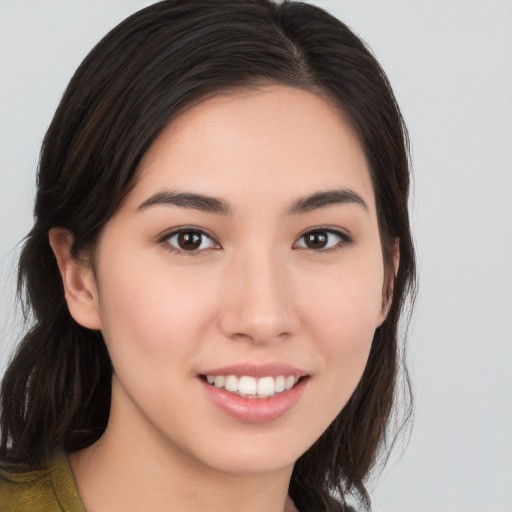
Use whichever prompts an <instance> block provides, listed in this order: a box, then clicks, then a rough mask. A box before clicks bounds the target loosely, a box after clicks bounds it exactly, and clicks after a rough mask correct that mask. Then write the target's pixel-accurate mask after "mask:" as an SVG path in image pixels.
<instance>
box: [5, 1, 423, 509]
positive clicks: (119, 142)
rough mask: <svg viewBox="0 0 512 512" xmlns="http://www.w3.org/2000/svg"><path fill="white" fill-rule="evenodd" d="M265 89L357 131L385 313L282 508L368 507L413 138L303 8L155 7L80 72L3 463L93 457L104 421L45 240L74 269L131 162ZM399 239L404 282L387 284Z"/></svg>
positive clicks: (32, 254) (30, 263)
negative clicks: (230, 99)
mask: <svg viewBox="0 0 512 512" xmlns="http://www.w3.org/2000/svg"><path fill="white" fill-rule="evenodd" d="M267 83H276V84H285V85H289V86H292V87H297V88H302V89H305V90H308V91H311V92H314V93H315V94H319V95H322V96H324V97H326V98H328V99H329V101H331V102H334V103H335V104H336V105H337V106H338V108H340V109H341V110H342V111H343V112H344V113H345V115H346V116H348V119H349V120H350V122H351V123H352V125H353V127H354V129H355V131H356V133H357V134H358V136H359V140H360V142H361V144H362V147H363V149H364V151H365V154H366V158H367V161H368V164H369V167H370V172H371V178H372V182H373V186H374V190H375V196H376V203H377V212H378V221H379V228H380V234H381V241H382V247H383V257H384V264H385V268H386V275H387V278H388V282H390V283H391V284H390V286H389V289H388V293H391V292H392V293H393V301H392V304H391V309H390V311H389V314H388V317H387V319H386V320H385V322H384V323H383V324H382V326H381V327H379V328H378V329H377V330H376V332H375V336H374V339H373V344H372V348H371V352H370V356H369V360H368V363H367V366H366V369H365V371H364V374H363V377H362V379H361V381H360V383H359V385H358V387H357V389H356V390H355V392H354V394H353V396H352V397H351V398H350V400H349V402H348V403H347V405H346V406H345V408H344V409H343V410H342V411H341V412H340V414H339V415H338V417H337V418H336V419H335V420H334V422H333V423H332V424H331V425H330V426H329V427H328V429H327V430H326V431H325V433H324V434H323V435H322V436H321V437H320V439H318V441H317V442H316V443H315V444H314V445H313V446H312V447H311V448H310V449H309V450H308V451H307V452H306V453H305V454H304V455H302V456H301V457H300V458H299V460H298V461H297V463H296V465H295V469H294V471H293V475H292V480H291V483H290V494H291V495H292V497H294V498H295V499H297V500H298V501H300V502H301V503H310V504H312V507H313V506H314V507H315V509H318V510H328V508H329V505H328V502H329V496H330V493H332V492H337V493H339V494H340V495H341V497H342V499H343V496H344V495H345V494H346V493H347V492H349V491H356V492H357V493H358V494H359V496H360V497H361V498H362V501H363V502H365V503H366V504H368V503H369V498H368V495H367V492H366V489H365V487H364V479H365V477H366V476H367V475H368V472H369V471H370V469H372V467H374V465H375V463H376V456H377V454H378V453H379V450H380V449H382V448H383V447H385V445H386V444H387V441H388V439H387V437H389V433H388V431H387V426H388V423H389V419H390V415H391V413H392V410H393V404H394V397H395V394H396V384H397V382H396V381H397V371H398V368H399V365H400V360H401V355H400V350H399V345H398V330H399V319H400V317H401V315H402V312H403V309H404V304H405V299H406V297H407V295H408V293H413V292H414V283H415V261H414V251H413V245H412V241H411V234H410V228H409V219H408V209H407V202H408V190H409V160H408V139H407V133H406V129H405V126H404V123H403V120H402V117H401V114H400V111H399V109H398V106H397V104H396V101H395V98H394V95H393V92H392V90H391V87H390V85H389V82H388V80H387V78H386V76H385V74H384V72H383V71H382V69H381V68H380V66H379V64H378V63H377V61H376V60H375V58H374V57H373V56H372V54H371V52H370V51H369V50H368V49H367V48H366V46H365V45H364V44H363V43H362V42H361V41H360V40H359V39H358V37H356V36H355V35H354V34H353V33H352V32H351V31H350V30H349V28H348V27H347V26H346V25H344V24H343V23H342V22H340V21H339V20H337V19H336V18H334V17H332V16H331V15H329V14H328V13H326V12H325V11H323V10H321V9H320V8H317V7H313V6H310V5H307V4H303V3H299V2H283V3H281V4H274V3H272V2H271V1H269V0H216V1H211V0H168V1H163V2H160V3H157V4H154V5H152V6H150V7H148V8H146V9H143V10H141V11H139V12H137V13H136V14H134V15H132V16H131V17H129V18H128V19H126V20H125V21H123V22H122V23H121V24H119V25H118V26H117V27H116V28H114V29H113V30H112V31H111V32H110V33H109V34H107V36H105V38H103V39H102V40H101V41H100V42H99V43H98V45H97V46H96V47H95V48H94V49H93V50H92V51H91V52H90V54H89V55H88V56H87V57H86V58H85V60H84V61H83V63H82V64H81V65H80V67H79V68H78V70H77V71H76V73H75V75H74V76H73V78H72V80H71V82H70V84H69V86H68V88H67V89H66V91H65V93H64V95H63V98H62V100H61V102H60V105H59V107H58V109H57V112H56V114H55V117H54V119H53V121H52V123H51V125H50V127H49V129H48V132H47V134H46V137H45V139H44V143H43V147H42V151H41V158H40V164H39V171H38V178H37V196H36V204H35V224H34V227H33V229H32V230H31V232H30V233H29V235H28V236H27V238H26V241H25V245H24V248H23V251H22V254H21V257H20V262H19V274H18V292H19V295H20V297H21V300H22V301H23V303H24V304H25V306H26V307H27V308H28V310H29V311H30V315H31V318H32V319H33V326H32V328H31V329H30V330H29V331H28V332H27V334H26V335H25V337H24V339H23V340H22V342H21V343H20V345H19V347H18V349H17V352H16V354H15V356H14V357H13V359H12V361H11V363H10V365H9V367H8V369H7V371H6V373H5V376H4V379H3V384H2V389H1V442H0V459H2V460H3V461H4V463H11V464H21V465H25V466H28V467H30V468H37V467H40V466H43V465H44V464H45V461H46V459H47V457H48V455H49V454H50V452H52V451H53V450H55V449H56V448H62V449H64V450H66V451H69V452H72V451H75V450H79V449H82V448H84V447H86V446H89V445H90V444H92V443H94V442H95V441H96V440H97V439H98V438H99V437H100V436H101V435H102V433H103V431H104V429H105V427H106V424H107V421H108V416H109V409H110V393H111V378H112V367H111V362H110V359H109V355H108V352H107V350H106V348H105V344H104V342H103V339H102V335H101V333H100V332H98V331H91V330H88V329H85V328H83V327H81V326H80V325H78V324H77V323H76V322H75V321H74V320H73V319H72V317H71V316H70V314H69V311H68V309H67V305H66V302H65V299H64V293H63V287H62V282H61V278H60V275H59V271H58V268H57V265H56V261H55V258H54V256H53V253H52V251H51V248H50V245H49V242H48V232H49V230H50V228H52V227H55V226H62V227H65V228H67V229H68V230H70V231H71V232H72V233H73V235H74V243H73V247H72V253H73V255H74V256H76V257H79V256H80V255H81V254H83V253H84V251H87V250H91V249H93V248H94V245H95V242H96V241H97V240H98V237H99V235H100V233H101V231H102V228H103V227H104V226H105V223H106V222H108V220H109V219H110V218H111V216H112V215H113V214H114V213H115V212H116V210H117V209H118V208H119V206H120V204H121V202H122V201H123V198H124V197H125V196H126V194H127V193H128V192H129V191H130V189H131V187H133V185H134V182H135V180H136V170H137V166H138V163H139V161H140V160H141V157H142V156H143V155H144V153H145V152H146V151H147V150H148V148H149V146H150V145H151V143H152V142H153V141H154V140H155V138H156V137H157V136H158V135H159V133H160V132H161V131H162V129H163V128H164V127H165V126H166V125H167V124H168V123H169V122H170V121H171V120H172V119H173V118H175V117H176V116H177V115H178V114H179V113H180V112H182V111H183V110H185V109H186V108H187V107H190V105H192V104H193V103H194V102H197V101H198V100H200V99H201V98H204V97H206V96H208V95H211V94H214V93H216V92H219V91H222V90H226V89H231V88H233V87H235V88H236V87H245V86H255V85H260V84H267ZM397 238H398V239H399V240H400V267H399V270H398V274H397V275H396V277H395V278H394V281H393V274H392V272H393V270H392V253H393V241H394V240H395V239H397ZM407 382H408V381H407ZM407 403H410V402H407ZM409 411H410V409H409V408H408V407H406V408H405V412H406V416H407V415H408V413H409Z"/></svg>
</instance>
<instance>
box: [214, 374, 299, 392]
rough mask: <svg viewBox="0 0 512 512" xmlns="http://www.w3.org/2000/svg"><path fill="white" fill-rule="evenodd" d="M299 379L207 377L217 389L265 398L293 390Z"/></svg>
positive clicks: (283, 377)
mask: <svg viewBox="0 0 512 512" xmlns="http://www.w3.org/2000/svg"><path fill="white" fill-rule="evenodd" d="M298 380H299V379H297V378H295V377H294V376H293V375H289V376H288V377H285V376H284V375H279V376H278V377H262V378H260V379H257V378H255V377H250V376H247V375H243V376H242V377H237V376H236V375H207V376H206V381H207V382H208V384H212V385H214V386H215V387H217V388H224V389H225V390H226V391H230V392H231V393H235V394H238V395H240V396H245V397H254V398H265V397H269V396H272V395H275V394H277V393H282V392H283V391H286V390H288V389H291V388H292V387H293V386H294V385H295V384H296V383H297V381H298Z"/></svg>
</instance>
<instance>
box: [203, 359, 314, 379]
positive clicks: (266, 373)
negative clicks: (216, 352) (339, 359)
mask: <svg viewBox="0 0 512 512" xmlns="http://www.w3.org/2000/svg"><path fill="white" fill-rule="evenodd" d="M201 375H235V376H237V377H241V376H243V375H247V376H249V377H279V376H280V375H283V376H285V377H288V376H290V375H293V376H294V377H296V378H299V377H304V376H306V375H308V372H306V371H305V370H302V369H300V368H297V367H296V366H293V365H290V364H286V363H278V362H276V363H265V364H254V363H241V364H233V365H228V366H222V367H218V368H211V369H209V370H206V371H204V372H201Z"/></svg>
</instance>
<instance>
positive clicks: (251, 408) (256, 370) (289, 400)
mask: <svg viewBox="0 0 512 512" xmlns="http://www.w3.org/2000/svg"><path fill="white" fill-rule="evenodd" d="M198 377H199V379H198V382H199V383H200V384H201V388H202V389H203V392H204V393H205V396H206V397H207V399H208V401H210V403H212V404H213V405H214V406H215V408H217V409H218V410H219V411H220V412H222V413H224V414H227V415H228V416H231V417H232V418H234V419H236V420H238V421H242V422H246V423H266V422H270V421H275V420H277V419H279V418H281V417H282V416H286V415H287V414H288V412H289V411H291V410H292V409H293V408H294V407H295V406H296V405H297V403H298V402H299V401H300V399H301V397H302V395H303V394H304V390H305V388H306V386H308V383H309V381H310V377H311V375H310V374H309V373H308V372H306V371H304V370H300V369H299V368H297V367H294V366H291V365H288V364H281V363H275V364H264V365H254V364H250V363H248V364H238V365H232V366H225V367H223V368H215V369H214V368H210V369H208V370H206V371H205V372H204V373H203V372H201V373H200V374H199V375H198Z"/></svg>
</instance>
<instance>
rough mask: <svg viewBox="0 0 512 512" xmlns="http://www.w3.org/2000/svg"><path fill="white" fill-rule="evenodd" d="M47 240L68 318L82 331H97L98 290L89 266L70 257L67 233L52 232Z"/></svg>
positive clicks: (68, 234)
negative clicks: (59, 280)
mask: <svg viewBox="0 0 512 512" xmlns="http://www.w3.org/2000/svg"><path fill="white" fill-rule="evenodd" d="M48 238H49V241H50V246H51V248H52V250H53V253H54V254H55V258H56V259H57V265H58V267H59V271H60V275H61V278H62V284H63V286H64V294H65V298H66V302H67V305H68V309H69V312H70V314H71V316H72V317H73V318H74V319H75V320H76V321H77V322H78V323H79V324H80V325H82V326H83V327H87V328H88V329H96V330H98V329H100V328H101V321H100V315H99V302H98V289H97V286H96V279H95V277H94V272H93V270H92V267H91V265H90V264H89V263H88V262H85V261H81V260H78V259H77V258H74V257H73V256H72V254H71V247H72V245H73V234H72V233H71V232H70V231H69V230H67V229H65V228H52V229H50V232H49V234H48Z"/></svg>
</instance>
